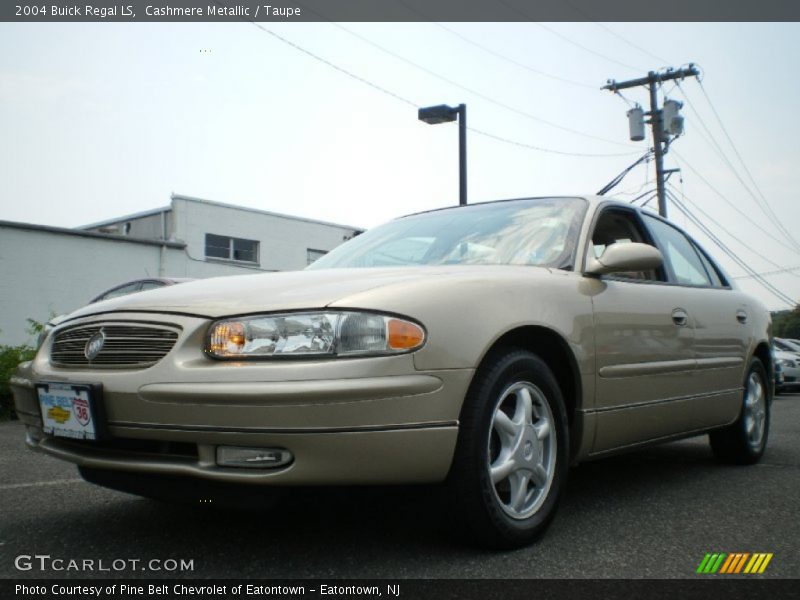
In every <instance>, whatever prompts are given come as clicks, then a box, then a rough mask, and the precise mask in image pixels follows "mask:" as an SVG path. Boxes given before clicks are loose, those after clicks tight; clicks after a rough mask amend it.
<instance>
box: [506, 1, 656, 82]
mask: <svg viewBox="0 0 800 600" xmlns="http://www.w3.org/2000/svg"><path fill="white" fill-rule="evenodd" d="M500 1H501V2H502V0H500ZM503 4H505V2H503ZM533 24H534V25H536V26H537V27H540V28H541V29H544V30H545V31H549V32H550V33H552V34H553V35H555V36H558V37H559V38H561V39H562V40H564V41H565V42H567V43H568V44H572V45H573V46H576V47H578V48H580V49H581V50H583V51H585V52H588V53H590V54H594V55H595V56H599V57H600V58H602V59H605V60H607V61H609V62H612V63H614V64H616V65H619V66H621V67H624V68H626V69H630V70H631V71H641V69H637V68H636V67H633V66H631V65H628V64H626V63H624V62H620V61H618V60H614V59H613V58H611V57H610V56H606V55H605V54H601V53H600V52H597V51H595V50H592V49H591V48H588V47H587V46H584V45H583V44H580V43H578V42H576V41H575V40H572V39H570V38H568V37H567V36H565V35H564V34H562V33H560V32H558V31H556V30H555V29H553V28H551V27H548V26H547V25H545V24H543V23H533Z"/></svg>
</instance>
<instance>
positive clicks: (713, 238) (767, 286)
mask: <svg viewBox="0 0 800 600" xmlns="http://www.w3.org/2000/svg"><path fill="white" fill-rule="evenodd" d="M668 193H669V195H670V198H671V199H672V202H673V203H674V204H675V206H676V207H677V208H678V210H679V211H680V212H681V213H683V215H684V216H685V217H686V218H687V219H689V221H691V222H692V223H693V224H694V225H695V226H696V227H697V228H698V229H700V231H701V232H703V233H704V234H705V235H706V236H707V237H708V238H709V239H710V240H711V241H712V242H714V244H716V245H717V247H719V249H720V250H722V252H724V253H725V255H726V256H728V258H730V259H731V260H732V261H733V262H735V263H736V264H737V265H739V266H740V267H741V268H742V269H743V270H744V271H745V272H746V273H748V274H750V275H752V276H753V278H754V279H755V280H756V281H757V282H758V283H760V284H761V285H762V287H764V289H766V290H767V291H769V292H770V293H771V294H772V295H774V296H775V297H776V298H778V299H779V300H781V302H784V303H786V304H788V305H789V306H794V305H795V301H794V300H792V299H791V298H790V297H789V296H787V295H786V294H784V293H783V292H781V291H780V290H779V289H778V288H776V287H775V286H774V285H772V284H771V283H769V282H768V281H767V280H766V279H764V278H763V277H761V276H760V275H759V274H758V273H756V272H755V271H754V270H753V269H752V268H750V267H749V266H748V265H747V263H745V262H744V261H743V260H742V259H740V258H739V257H738V256H737V255H736V254H735V253H734V252H733V251H732V250H731V249H730V248H728V246H727V245H726V244H725V243H724V242H722V240H720V239H719V238H718V237H717V236H716V235H714V233H713V232H712V231H711V230H710V229H708V227H706V225H705V224H704V223H703V222H702V221H701V220H700V219H698V218H697V217H696V216H695V215H694V213H692V212H691V211H690V210H689V209H688V208H687V207H686V206H685V205H684V204H683V203H682V202H681V201H680V199H678V197H677V196H676V195H675V194H673V193H672V192H671V191H669V192H668Z"/></svg>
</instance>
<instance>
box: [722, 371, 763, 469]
mask: <svg viewBox="0 0 800 600" xmlns="http://www.w3.org/2000/svg"><path fill="white" fill-rule="evenodd" d="M770 401H771V398H770V396H769V386H768V385H767V373H766V369H764V365H763V364H762V362H761V361H760V360H759V359H757V358H753V359H752V360H751V361H750V368H749V369H748V370H747V375H746V376H745V380H744V393H743V396H742V409H741V412H740V413H739V418H738V419H737V420H736V421H735V422H734V423H733V424H732V425H729V426H728V427H725V428H724V429H720V430H717V431H712V432H711V433H710V434H709V436H708V437H709V441H710V442H711V449H712V450H713V452H714V455H715V456H716V457H717V458H718V459H719V460H721V461H723V462H727V463H733V464H739V465H752V464H755V463H757V462H758V461H759V460H761V457H762V456H763V454H764V450H765V449H766V447H767V437H768V436H769V417H770Z"/></svg>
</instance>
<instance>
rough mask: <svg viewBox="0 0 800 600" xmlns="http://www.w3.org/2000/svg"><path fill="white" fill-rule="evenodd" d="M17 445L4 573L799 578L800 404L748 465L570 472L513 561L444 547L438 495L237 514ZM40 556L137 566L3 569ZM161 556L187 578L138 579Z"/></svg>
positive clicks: (790, 399)
mask: <svg viewBox="0 0 800 600" xmlns="http://www.w3.org/2000/svg"><path fill="white" fill-rule="evenodd" d="M23 438H24V433H23V428H22V426H21V425H20V423H18V422H9V423H0V450H1V452H0V472H2V474H3V476H2V479H1V480H0V510H2V517H0V577H3V578H10V577H31V578H40V577H59V578H62V577H87V576H88V577H92V576H96V577H139V576H142V577H160V576H170V577H193V578H197V577H204V578H205V577H214V578H227V577H236V578H240V577H259V578H279V577H280V578H290V577H291V578H294V577H298V578H306V577H310V578H336V577H341V578H551V577H553V578H562V577H608V578H639V577H647V578H675V577H677V578H682V577H696V576H697V575H695V571H696V569H697V566H698V565H699V563H700V561H701V560H702V559H703V557H704V555H705V554H706V553H708V552H726V553H732V552H751V553H753V552H768V553H773V554H774V557H773V559H772V561H771V562H770V564H769V566H768V568H767V570H766V572H765V573H764V575H763V577H769V578H772V577H800V519H798V517H797V501H798V495H799V494H800V394H785V395H781V396H778V397H777V398H776V400H775V401H774V403H773V413H772V431H771V434H770V441H769V446H768V450H767V454H766V456H765V458H764V460H763V461H762V462H761V463H760V464H759V465H757V466H754V467H733V466H723V465H720V464H718V463H716V462H715V461H714V459H713V457H712V455H711V452H710V450H709V448H708V444H707V442H706V438H705V437H702V438H695V439H690V440H685V441H680V442H674V443H671V444H666V445H663V446H660V447H655V448H651V449H647V450H643V451H639V452H637V453H634V454H628V455H624V456H619V457H615V458H610V459H605V460H602V461H596V462H590V463H585V464H582V465H579V466H577V467H575V468H574V469H572V471H571V473H570V480H569V484H568V488H567V493H566V497H565V498H564V501H563V504H562V506H561V509H560V511H559V513H558V516H557V518H556V520H555V522H554V523H553V525H552V527H551V528H550V529H549V531H548V532H547V534H546V535H545V537H544V538H543V539H542V540H541V541H540V542H538V543H537V544H534V545H533V546H531V547H529V548H525V549H522V550H517V551H513V552H487V551H482V550H476V549H474V548H471V547H468V546H464V545H462V544H460V543H458V542H457V541H455V540H454V539H453V536H452V535H451V533H450V531H449V530H448V526H447V519H446V518H443V515H446V513H447V505H446V500H445V498H444V495H443V494H442V493H441V490H440V489H439V488H438V487H417V488H380V489H330V490H318V489H309V490H297V491H293V492H292V493H291V494H290V495H288V496H287V497H285V498H284V500H283V502H282V503H279V504H278V505H276V506H265V507H264V508H263V509H259V510H248V511H230V510H227V511H226V510H222V509H219V508H218V507H214V506H208V505H200V504H198V505H196V506H195V505H189V506H185V505H184V506H178V505H168V504H162V503H158V502H155V501H151V500H146V499H139V498H136V497H133V496H129V495H126V494H122V493H118V492H114V491H110V490H105V489H101V488H97V487H94V486H91V485H89V484H87V483H84V482H83V481H82V480H80V479H79V477H78V474H77V471H76V469H75V467H73V466H72V465H69V464H66V463H62V462H60V461H58V460H55V459H53V458H50V457H47V456H43V455H40V454H35V453H32V452H30V451H28V450H27V449H26V448H25V445H24V442H23ZM37 554H38V555H50V556H51V557H52V558H59V559H64V561H65V563H64V564H67V563H66V561H69V560H71V559H75V560H78V561H82V560H84V559H89V560H94V561H96V562H95V563H94V565H95V569H96V568H97V566H98V565H99V561H103V564H104V565H105V566H106V567H109V566H110V565H111V564H112V561H115V560H120V559H122V560H131V559H133V560H139V561H142V562H138V563H127V565H128V566H126V567H125V568H124V569H122V570H116V569H111V570H110V571H97V570H94V571H88V572H75V571H58V570H53V569H52V568H46V569H45V570H40V569H39V566H38V565H37V564H34V565H33V566H32V568H31V569H30V570H27V571H20V570H18V569H17V568H16V567H15V562H17V561H15V559H16V557H18V556H20V555H37ZM168 559H174V560H175V561H178V562H179V561H181V560H184V561H191V562H192V566H193V569H192V570H190V571H183V572H180V571H178V572H175V571H173V572H168V573H166V572H163V571H159V570H157V568H155V569H151V570H146V571H142V569H143V568H144V567H143V566H141V565H146V564H148V563H149V561H153V560H155V561H160V562H156V563H153V565H163V564H165V563H164V561H167V560H168ZM117 564H121V563H117ZM131 564H133V565H135V567H130V566H129V565H131ZM169 564H171V563H169ZM705 577H709V576H708V575H706V576H705ZM740 577H741V575H740ZM748 577H751V576H748Z"/></svg>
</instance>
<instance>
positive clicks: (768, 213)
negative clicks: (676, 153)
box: [677, 83, 800, 249]
mask: <svg viewBox="0 0 800 600" xmlns="http://www.w3.org/2000/svg"><path fill="white" fill-rule="evenodd" d="M677 87H678V89H679V90H680V92H681V95H682V96H683V97H684V99H685V100H686V102H687V103H688V105H689V108H690V109H691V110H692V112H693V113H694V115H695V116H696V117H697V120H698V122H699V123H700V125H701V126H702V127H703V129H704V130H705V131H706V133H707V134H708V137H709V138H710V140H711V141H710V142H709V140H708V139H706V138H705V137H704V136H703V135H702V134H700V136H699V137H700V139H702V140H703V141H704V142H705V143H706V144H708V145H709V146H711V148H712V150H714V151H715V152H716V154H717V156H718V157H719V158H720V160H722V162H723V163H724V164H725V165H726V166H727V167H728V169H729V170H730V171H731V173H733V175H734V177H736V179H737V180H738V181H739V183H740V184H741V185H742V187H743V188H744V190H745V191H746V192H747V193H748V195H749V196H750V197H751V198H752V199H753V201H754V202H755V203H756V205H757V206H758V207H759V208H760V209H761V211H762V212H763V213H764V215H765V216H766V217H767V220H768V221H770V222H771V223H772V224H773V225H774V226H775V227H776V228H777V229H778V231H780V232H781V233H782V234H783V235H784V237H785V238H786V239H787V241H789V243H791V244H792V245H793V246H794V247H795V249H800V246H798V244H797V242H796V241H795V240H794V239H793V238H792V237H791V235H789V233H788V232H787V230H786V229H785V227H784V226H783V224H782V223H781V222H780V220H779V219H778V218H777V216H776V215H775V213H774V212H772V211H771V210H767V209H768V208H769V207H768V205H766V206H765V203H766V199H764V202H762V201H761V200H760V199H759V198H758V197H757V196H756V195H755V194H754V193H753V192H752V190H751V189H750V187H749V186H748V185H747V183H745V181H744V179H742V176H741V175H740V174H739V171H738V169H736V167H735V166H734V165H733V163H732V162H731V161H730V160H729V159H728V157H727V155H726V154H725V152H724V150H723V149H722V146H720V144H719V142H717V140H716V139H715V138H714V134H713V133H711V130H710V129H709V128H708V126H707V125H706V123H705V121H704V120H703V118H702V117H701V116H700V114H699V113H698V111H697V109H696V108H695V106H694V104H693V103H692V100H691V98H689V96H688V95H687V94H686V90H684V89H683V87H682V86H681V85H680V84H679V83H678V84H677ZM699 133H700V132H699V131H698V134H699Z"/></svg>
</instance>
